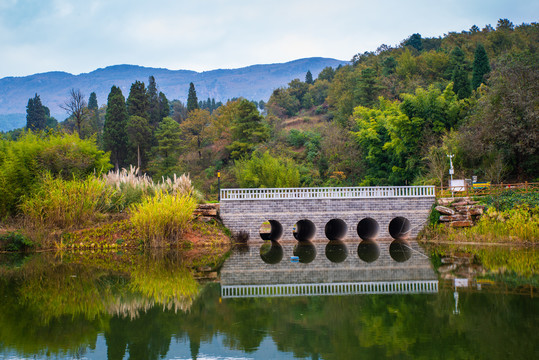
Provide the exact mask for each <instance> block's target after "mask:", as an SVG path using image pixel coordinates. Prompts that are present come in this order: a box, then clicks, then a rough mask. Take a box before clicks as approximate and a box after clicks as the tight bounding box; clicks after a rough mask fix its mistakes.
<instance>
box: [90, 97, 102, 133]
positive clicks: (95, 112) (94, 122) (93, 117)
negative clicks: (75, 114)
mask: <svg viewBox="0 0 539 360" xmlns="http://www.w3.org/2000/svg"><path fill="white" fill-rule="evenodd" d="M88 110H89V111H90V129H91V132H92V133H99V132H100V130H101V125H102V124H101V123H100V121H99V106H98V105H97V95H96V94H95V92H93V93H91V94H90V98H89V99H88Z"/></svg>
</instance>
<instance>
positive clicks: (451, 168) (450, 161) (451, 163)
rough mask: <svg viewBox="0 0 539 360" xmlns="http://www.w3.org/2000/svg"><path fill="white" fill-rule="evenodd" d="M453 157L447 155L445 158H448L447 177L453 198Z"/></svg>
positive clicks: (452, 155)
mask: <svg viewBox="0 0 539 360" xmlns="http://www.w3.org/2000/svg"><path fill="white" fill-rule="evenodd" d="M454 156H455V155H454V154H447V157H448V158H449V176H450V177H451V180H450V182H449V188H450V189H451V197H453V174H454V173H455V169H453V157H454Z"/></svg>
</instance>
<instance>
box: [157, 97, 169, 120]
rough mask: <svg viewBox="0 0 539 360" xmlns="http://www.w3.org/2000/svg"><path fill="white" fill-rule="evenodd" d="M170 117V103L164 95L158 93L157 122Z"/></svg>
mask: <svg viewBox="0 0 539 360" xmlns="http://www.w3.org/2000/svg"><path fill="white" fill-rule="evenodd" d="M169 115H170V103H169V102H168V99H167V97H166V96H165V94H164V93H162V92H159V121H161V120H163V118H165V117H167V116H169Z"/></svg>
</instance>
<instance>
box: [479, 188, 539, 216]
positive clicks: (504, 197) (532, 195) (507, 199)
mask: <svg viewBox="0 0 539 360" xmlns="http://www.w3.org/2000/svg"><path fill="white" fill-rule="evenodd" d="M481 202H482V203H484V204H485V205H487V206H488V207H494V208H495V209H496V210H501V211H506V210H510V209H512V208H513V207H516V206H521V205H527V206H529V207H531V208H533V207H539V191H533V192H523V191H514V190H508V191H504V192H502V193H501V194H498V195H489V196H486V197H484V198H483V199H482V200H481Z"/></svg>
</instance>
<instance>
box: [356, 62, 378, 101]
mask: <svg viewBox="0 0 539 360" xmlns="http://www.w3.org/2000/svg"><path fill="white" fill-rule="evenodd" d="M379 92H380V86H379V84H378V79H377V76H376V70H374V69H373V68H365V69H363V70H361V75H360V77H359V83H358V86H357V87H356V89H355V94H356V98H357V103H358V104H360V105H363V106H371V105H372V104H374V102H375V101H376V99H377V98H378V93H379Z"/></svg>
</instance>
